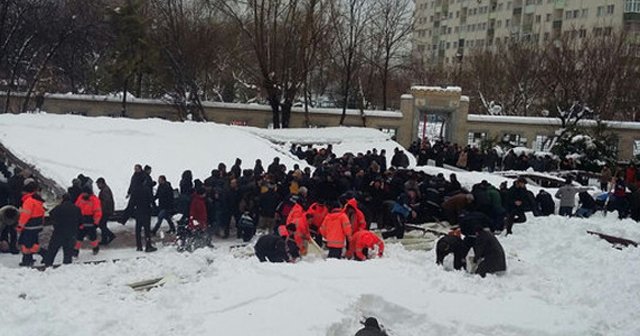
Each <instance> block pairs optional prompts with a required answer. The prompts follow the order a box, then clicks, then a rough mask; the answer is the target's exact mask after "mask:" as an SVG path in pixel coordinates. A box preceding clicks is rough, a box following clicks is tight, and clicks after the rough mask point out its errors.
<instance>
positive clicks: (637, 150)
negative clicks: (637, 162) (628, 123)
mask: <svg viewBox="0 0 640 336" xmlns="http://www.w3.org/2000/svg"><path fill="white" fill-rule="evenodd" d="M638 155H640V140H634V141H633V156H638Z"/></svg>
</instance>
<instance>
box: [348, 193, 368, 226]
mask: <svg viewBox="0 0 640 336" xmlns="http://www.w3.org/2000/svg"><path fill="white" fill-rule="evenodd" d="M342 211H344V213H345V214H346V215H347V217H349V222H350V223H351V228H352V229H353V233H354V234H355V233H356V232H358V231H360V230H366V229H367V222H366V220H365V218H364V214H363V213H362V211H360V209H358V201H356V199H355V198H351V199H349V200H348V201H347V204H345V205H344V208H343V210H342Z"/></svg>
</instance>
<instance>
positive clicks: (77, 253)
mask: <svg viewBox="0 0 640 336" xmlns="http://www.w3.org/2000/svg"><path fill="white" fill-rule="evenodd" d="M79 255H80V250H78V249H74V250H73V257H74V258H77V257H78V256H79Z"/></svg>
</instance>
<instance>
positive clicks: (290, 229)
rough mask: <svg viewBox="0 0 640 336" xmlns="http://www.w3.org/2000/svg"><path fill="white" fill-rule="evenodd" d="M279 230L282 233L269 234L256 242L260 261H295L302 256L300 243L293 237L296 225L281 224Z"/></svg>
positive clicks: (256, 250) (257, 255)
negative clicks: (299, 248) (297, 243)
mask: <svg viewBox="0 0 640 336" xmlns="http://www.w3.org/2000/svg"><path fill="white" fill-rule="evenodd" d="M283 228H284V229H283ZM279 231H280V235H275V234H268V235H265V236H262V237H260V238H259V239H258V241H257V242H256V246H255V247H254V250H255V252H256V257H258V260H260V262H265V261H267V260H269V261H270V262H272V263H276V262H285V261H286V262H295V261H296V259H298V258H299V257H300V252H299V250H298V245H296V243H295V241H293V239H291V237H293V235H294V233H295V225H292V224H289V225H287V226H286V227H285V226H284V225H281V226H280V229H279Z"/></svg>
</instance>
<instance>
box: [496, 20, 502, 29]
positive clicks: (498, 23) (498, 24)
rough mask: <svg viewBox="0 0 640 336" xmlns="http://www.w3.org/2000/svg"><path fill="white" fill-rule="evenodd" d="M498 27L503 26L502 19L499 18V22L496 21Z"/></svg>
mask: <svg viewBox="0 0 640 336" xmlns="http://www.w3.org/2000/svg"><path fill="white" fill-rule="evenodd" d="M496 27H498V28H500V27H502V21H500V20H498V22H497V23H496Z"/></svg>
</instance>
